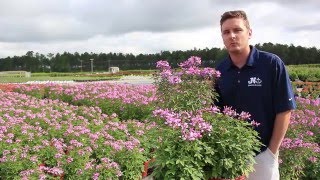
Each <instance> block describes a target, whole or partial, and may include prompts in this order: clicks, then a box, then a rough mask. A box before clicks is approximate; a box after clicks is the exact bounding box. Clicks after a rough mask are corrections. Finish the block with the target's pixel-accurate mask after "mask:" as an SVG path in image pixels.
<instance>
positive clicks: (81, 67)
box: [0, 43, 320, 72]
mask: <svg viewBox="0 0 320 180" xmlns="http://www.w3.org/2000/svg"><path fill="white" fill-rule="evenodd" d="M255 47H257V48H258V49H260V50H264V51H269V52H272V53H275V54H276V55H278V56H279V57H281V58H282V60H283V61H284V63H285V64H286V65H297V64H319V63H320V50H319V49H317V48H315V47H312V48H306V47H302V46H294V45H292V44H291V45H283V44H273V43H263V44H256V45H255ZM226 55H227V51H226V49H224V48H222V49H221V48H211V49H209V48H206V49H196V48H194V49H192V50H186V51H181V50H178V51H172V52H171V51H161V52H160V53H155V54H138V55H133V54H132V53H129V54H123V53H112V52H109V53H100V54H96V53H92V52H91V53H87V52H85V53H82V54H79V53H78V52H75V53H73V54H72V53H69V52H64V53H57V54H52V53H49V54H47V55H44V54H40V53H35V52H33V51H28V52H27V53H26V54H25V55H22V56H13V57H6V58H1V59H0V71H22V70H23V71H30V72H81V71H83V72H88V71H92V70H93V71H95V72H97V71H108V69H109V67H112V66H116V67H119V68H120V70H137V69H141V70H144V69H155V63H156V62H157V61H158V60H167V61H168V62H169V63H170V64H171V66H172V67H177V66H178V64H179V63H180V62H182V61H184V60H186V59H187V58H189V57H190V56H199V57H201V58H202V62H203V66H206V67H214V66H215V65H216V64H217V63H218V62H219V61H220V60H222V59H223V58H224V57H225V56H226Z"/></svg>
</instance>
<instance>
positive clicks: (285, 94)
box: [273, 56, 296, 113]
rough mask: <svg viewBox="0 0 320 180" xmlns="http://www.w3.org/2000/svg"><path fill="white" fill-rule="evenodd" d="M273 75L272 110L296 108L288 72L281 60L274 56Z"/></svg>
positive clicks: (278, 111) (277, 111)
mask: <svg viewBox="0 0 320 180" xmlns="http://www.w3.org/2000/svg"><path fill="white" fill-rule="evenodd" d="M274 58H275V59H274V60H275V66H274V67H275V77H274V96H273V98H274V99H273V103H274V108H275V109H274V110H275V112H276V113H281V112H284V111H288V110H292V109H295V108H296V102H295V99H294V94H293V90H292V85H291V82H290V79H289V74H288V72H287V70H286V68H285V65H284V63H283V61H282V60H281V59H280V58H279V57H278V56H275V57H274Z"/></svg>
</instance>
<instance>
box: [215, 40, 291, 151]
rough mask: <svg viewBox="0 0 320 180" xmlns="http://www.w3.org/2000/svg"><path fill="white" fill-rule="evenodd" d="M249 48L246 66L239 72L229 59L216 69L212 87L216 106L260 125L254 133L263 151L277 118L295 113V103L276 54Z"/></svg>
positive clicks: (283, 67) (283, 69) (282, 66)
mask: <svg viewBox="0 0 320 180" xmlns="http://www.w3.org/2000/svg"><path fill="white" fill-rule="evenodd" d="M250 48H251V51H250V55H249V57H248V59H247V63H246V64H245V65H244V66H243V67H242V68H241V69H239V68H238V67H236V66H235V65H233V63H232V61H231V59H230V56H229V57H227V58H226V59H224V61H222V62H221V63H220V64H219V65H218V66H217V68H216V69H217V70H219V71H220V72H221V77H220V78H219V79H218V80H217V82H216V86H215V87H216V91H217V92H218V94H219V97H218V102H217V105H218V106H220V107H223V106H231V107H233V108H234V109H236V110H237V112H238V113H241V111H245V112H249V113H250V114H251V118H250V119H251V120H254V121H256V122H258V123H260V125H259V126H258V127H255V129H256V130H257V131H258V133H259V136H260V138H261V142H262V143H263V144H264V145H265V146H264V147H262V148H261V151H263V150H265V149H266V148H267V147H268V145H269V142H270V139H271V136H272V131H273V125H274V120H275V117H276V114H277V113H280V112H284V111H287V110H291V109H295V108H296V103H295V100H294V94H293V91H292V86H291V83H290V80H289V76H288V73H287V71H286V69H285V65H284V63H283V62H282V60H281V59H280V58H279V57H278V56H277V55H275V54H272V53H268V52H264V51H260V50H258V49H256V48H255V47H252V46H250Z"/></svg>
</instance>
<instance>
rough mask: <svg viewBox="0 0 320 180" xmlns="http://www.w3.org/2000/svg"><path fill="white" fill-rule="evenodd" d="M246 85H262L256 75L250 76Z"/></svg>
mask: <svg viewBox="0 0 320 180" xmlns="http://www.w3.org/2000/svg"><path fill="white" fill-rule="evenodd" d="M248 86H262V80H261V79H260V78H258V77H251V78H250V80H249V81H248Z"/></svg>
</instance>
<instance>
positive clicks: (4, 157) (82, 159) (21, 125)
mask: <svg viewBox="0 0 320 180" xmlns="http://www.w3.org/2000/svg"><path fill="white" fill-rule="evenodd" d="M206 73H207V74H206ZM214 73H215V72H214V71H211V70H210V69H206V72H203V73H201V75H203V76H206V77H207V76H208V75H212V74H214ZM188 80H189V79H188ZM156 81H157V79H156ZM182 81H183V79H182ZM197 81H198V80H197ZM157 82H158V85H159V86H157V83H156V84H151V83H149V84H140V85H137V84H135V85H132V84H126V83H122V84H118V83H111V82H107V81H101V82H100V81H93V82H81V83H80V82H78V83H64V84H61V83H54V82H48V83H32V84H17V83H5V84H1V85H0V179H76V178H78V179H133V180H136V179H142V178H143V177H145V176H147V175H150V173H153V175H154V176H155V177H156V179H162V178H163V177H165V178H166V177H175V178H179V179H180V178H181V176H179V175H177V173H179V172H180V173H181V174H185V176H183V177H186V178H187V179H189V178H191V179H210V178H209V177H215V178H220V177H222V178H232V179H235V178H236V177H239V176H241V175H243V174H246V173H247V172H248V169H247V168H246V167H244V165H246V164H247V163H246V162H249V161H251V159H252V155H253V154H250V153H249V154H245V153H234V154H232V153H231V154H227V155H228V156H226V154H223V153H222V152H228V151H230V152H236V151H237V152H238V151H239V152H243V151H245V150H246V148H248V152H251V151H252V152H253V151H254V148H257V147H256V146H257V143H256V140H255V136H256V135H255V134H254V132H253V131H252V130H251V129H250V128H249V129H248V131H244V130H243V132H245V133H247V134H243V136H248V137H249V136H250V137H251V138H252V140H250V139H249V140H248V141H252V142H251V143H252V144H248V142H245V141H241V139H242V137H241V135H242V134H241V133H239V132H237V131H238V130H239V129H243V128H246V127H250V123H247V122H246V121H244V120H239V119H238V120H237V119H235V118H234V117H229V116H228V113H226V114H224V113H225V111H224V112H222V111H221V112H220V111H219V110H218V109H217V107H208V108H204V109H199V108H198V106H199V107H200V106H205V105H208V104H210V102H208V101H207V102H205V101H203V100H201V99H200V100H198V99H199V97H198V96H197V95H195V94H197V92H198V93H199V92H206V91H203V90H205V89H201V87H207V84H206V82H204V84H200V83H197V82H196V81H192V83H195V86H193V87H190V86H183V84H180V85H179V86H178V88H182V87H184V88H194V87H196V88H194V89H193V90H194V91H192V92H193V93H192V94H188V93H183V92H182V91H173V89H170V88H171V87H168V86H167V85H168V84H169V85H170V83H169V82H165V81H157ZM165 83H167V84H165ZM174 83H177V82H176V81H175V82H174ZM187 84H190V83H187ZM171 85H172V83H171ZM293 86H294V87H295V89H297V88H299V90H298V91H296V92H295V93H296V95H297V96H296V101H297V104H298V108H297V109H296V110H295V111H294V112H293V114H292V118H291V122H290V128H289V130H288V133H287V135H286V137H285V139H284V141H283V143H282V145H281V150H280V155H279V163H280V173H281V177H282V178H283V179H305V180H308V179H320V178H319V177H320V143H319V142H320V98H319V91H320V89H319V87H320V86H319V83H316V82H313V83H302V82H300V83H294V84H293ZM163 87H166V88H168V89H169V90H170V91H166V89H164V88H163ZM198 87H199V88H198ZM208 87H210V86H208ZM175 88H176V87H175ZM175 90H177V89H175ZM164 92H165V93H164ZM166 93H167V94H166ZM175 93H180V94H175ZM208 95H209V94H208ZM173 98H176V99H173ZM179 98H180V99H179ZM201 98H204V99H206V98H207V97H206V96H205V95H204V97H202V96H201ZM190 99H192V100H195V101H194V102H193V103H192V105H190V101H188V100H190ZM177 101H178V102H181V104H175V103H176V102H177ZM165 103H167V104H165ZM169 103H172V104H169ZM183 103H185V104H183ZM190 106H192V108H194V109H195V111H192V112H193V113H189V108H190ZM169 107H172V109H169ZM171 110H172V111H171ZM173 110H175V111H173ZM176 110H182V111H183V113H177V111H176ZM190 112H191V111H190ZM194 112H197V113H198V112H199V114H196V113H194ZM227 116H228V117H227ZM208 117H209V118H208ZM239 117H240V118H241V117H242V116H241V115H239ZM217 119H220V120H217ZM182 120H183V122H184V123H182V124H179V125H178V123H181V122H182ZM206 120H208V121H206ZM251 124H252V122H251ZM222 126H223V127H222ZM200 130H201V131H200ZM209 137H210V138H209ZM213 137H215V138H213ZM203 139H207V140H205V141H204V140H203ZM235 139H238V140H239V141H235ZM177 142H179V144H177ZM254 144H256V145H254ZM240 145H241V146H240ZM251 146H252V147H253V149H250V147H251ZM210 147H212V148H210ZM174 148H175V149H174ZM192 153H195V154H192ZM190 154H191V155H192V156H191V157H188V156H187V155H190ZM206 156H208V157H210V158H209V159H208V158H206ZM168 157H170V159H168ZM166 158H167V159H166ZM174 158H177V159H174ZM240 158H243V159H244V160H246V161H245V162H244V161H242V162H238V161H237V159H240ZM150 160H152V161H150ZM146 162H148V163H149V162H150V164H149V167H148V166H146V164H148V163H146ZM150 167H151V168H150ZM169 167H170V168H172V167H174V168H176V169H170V168H169ZM208 167H210V168H211V170H208V169H207V168H208ZM220 169H223V171H221V172H220V171H219V170H220ZM207 170H208V171H207ZM161 172H163V173H162V174H161ZM175 173H176V174H175ZM204 174H205V175H204ZM189 175H190V176H189Z"/></svg>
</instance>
